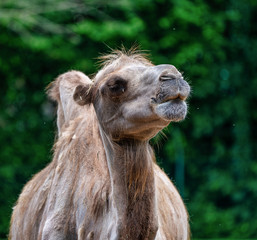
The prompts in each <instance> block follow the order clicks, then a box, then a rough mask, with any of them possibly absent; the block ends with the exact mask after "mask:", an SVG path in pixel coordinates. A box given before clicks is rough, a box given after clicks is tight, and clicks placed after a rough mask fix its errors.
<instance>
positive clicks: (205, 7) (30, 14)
mask: <svg viewBox="0 0 257 240" xmlns="http://www.w3.org/2000/svg"><path fill="white" fill-rule="evenodd" d="M256 23H257V1H255V0H247V1H245V0H229V1H221V0H210V1H208V2H207V1H203V0H193V1H189V0H170V1H169V0H141V1H132V0H122V1H118V0H114V1H111V2H108V1H103V0H94V1H93V0H76V1H68V0H55V1H50V0H33V1H29V0H19V1H16V0H1V2H0V78H1V88H0V93H1V94H0V103H1V108H0V128H1V135H0V160H1V162H0V164H1V165H0V182H1V186H0V192H1V195H0V238H4V237H6V234H7V232H8V224H9V220H10V215H11V211H12V206H13V205H14V203H15V201H16V199H17V198H18V195H19V193H20V191H21V189H22V187H23V185H24V184H25V183H26V182H27V181H28V180H29V179H30V178H31V176H32V175H33V174H35V173H36V172H37V171H39V170H40V169H42V168H43V167H44V166H45V165H46V164H47V163H48V162H49V161H50V160H51V151H50V149H51V146H52V144H53V141H54V133H55V123H54V111H55V109H54V107H53V105H52V104H51V103H50V102H49V101H48V100H47V98H46V96H45V93H44V88H45V87H46V86H47V84H48V83H49V82H50V81H52V80H53V79H54V78H55V77H56V76H57V75H58V74H60V73H63V72H65V71H67V70H70V69H77V70H81V71H83V72H84V73H86V74H91V73H94V72H96V71H97V67H96V64H95V62H96V58H97V57H98V56H99V54H100V53H103V52H106V51H107V50H108V47H107V46H106V45H108V46H110V47H112V48H116V47H119V46H121V45H122V44H123V45H124V46H125V47H127V48H129V47H130V46H132V45H133V44H134V43H138V44H140V45H141V48H142V49H148V50H150V53H151V56H152V57H151V59H152V60H153V62H154V63H155V64H161V63H170V64H174V65H175V66H177V67H178V68H179V69H180V70H181V71H182V72H184V76H185V78H186V79H187V80H188V81H189V82H190V83H191V85H192V89H193V93H192V97H191V99H190V101H189V106H190V107H189V110H190V112H189V115H188V117H187V120H186V121H184V122H183V123H180V124H171V126H170V127H169V128H168V129H167V130H166V131H165V133H166V135H167V139H166V138H164V139H162V140H161V145H162V147H160V148H159V149H158V148H157V147H156V152H157V155H158V156H159V157H158V161H159V162H160V164H161V166H163V167H164V168H165V170H166V172H167V173H169V176H171V178H173V179H174V178H175V179H174V180H175V183H177V186H178V187H179V189H180V190H181V193H182V194H183V195H184V199H185V203H186V205H187V207H188V210H189V214H190V217H191V228H192V236H193V237H194V238H256V237H257V231H256V229H257V210H256V200H257V161H256V160H257V159H256V158H257V157H256V156H257V131H256V129H255V128H256V126H257V110H256V102H257V71H256V70H257V61H256V56H257V27H256Z"/></svg>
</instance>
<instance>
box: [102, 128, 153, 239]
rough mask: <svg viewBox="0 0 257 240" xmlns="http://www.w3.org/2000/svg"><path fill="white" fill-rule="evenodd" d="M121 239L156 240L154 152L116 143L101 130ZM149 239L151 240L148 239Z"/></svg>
mask: <svg viewBox="0 0 257 240" xmlns="http://www.w3.org/2000/svg"><path fill="white" fill-rule="evenodd" d="M100 132H101V137H102V139H103V144H104V147H105V152H106V157H107V164H108V169H109V174H110V179H111V187H112V195H111V198H112V201H113V208H114V209H115V210H116V213H117V222H118V229H119V230H118V236H119V239H154V237H155V234H156V231H157V226H158V225H157V213H156V211H157V210H156V202H155V201H156V196H155V180H154V173H153V156H154V155H153V151H152V149H151V147H150V145H149V143H148V142H142V141H135V140H123V141H120V142H112V141H111V140H110V139H109V138H108V137H107V136H106V135H105V133H104V132H103V130H101V129H100ZM146 236H147V237H146Z"/></svg>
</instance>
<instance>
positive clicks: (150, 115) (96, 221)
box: [9, 50, 190, 240]
mask: <svg viewBox="0 0 257 240" xmlns="http://www.w3.org/2000/svg"><path fill="white" fill-rule="evenodd" d="M102 59H103V62H104V63H103V65H102V68H101V69H100V70H99V71H98V73H97V74H96V75H95V77H94V78H93V79H92V80H91V79H90V78H89V77H88V76H86V75H85V74H84V73H82V72H79V71H75V70H72V71H69V72H66V73H64V74H62V75H60V76H59V77H58V78H57V79H56V80H55V81H53V82H52V83H51V84H50V86H49V88H48V94H49V96H50V97H51V98H52V99H53V100H54V101H57V103H58V107H57V128H58V136H57V139H56V142H55V144H54V148H53V150H54V154H53V160H52V161H51V162H50V164H49V165H48V166H47V167H45V168H44V169H43V170H42V171H40V172H39V173H37V174H36V175H35V176H34V177H33V178H32V179H31V180H30V181H29V182H28V183H27V184H26V185H25V187H24V189H23V191H22V193H21V194H20V196H19V199H18V201H17V203H16V206H15V207H14V210H13V214H12V218H11V225H10V233H9V239H12V240H16V239H17V240H36V239H37V240H61V239H79V240H82V239H83V240H86V239H87V240H89V239H96V240H99V239H100V240H102V239H103V240H105V239H111V240H118V239H122V240H125V239H127V240H136V239H140V240H146V239H147V240H153V239H162V240H173V239H174V240H178V239H181V240H186V239H189V238H190V230H189V224H188V213H187V210H186V207H185V205H184V203H183V201H182V199H181V197H180V195H179V193H178V191H177V190H176V188H175V186H174V185H173V183H172V182H171V181H170V179H169V178H168V177H167V175H166V174H165V173H164V172H163V171H162V170H161V169H160V167H159V166H158V165H157V164H156V161H155V156H154V152H153V150H152V148H151V146H150V144H149V140H150V139H151V138H153V137H154V136H155V135H156V134H157V133H158V132H160V131H161V130H162V129H163V128H165V127H166V126H168V125H169V123H170V122H178V121H181V120H183V119H185V117H186V114H187V104H186V102H185V101H186V99H187V97H188V95H189V93H190V86H189V85H188V83H187V82H186V81H185V80H184V79H183V77H182V75H181V73H180V72H179V71H178V70H177V69H176V68H175V67H174V66H173V65H169V64H162V65H153V63H151V61H150V60H148V59H147V57H145V56H144V54H142V53H139V52H137V51H127V52H125V51H122V50H117V51H114V52H112V53H111V54H109V55H106V56H104V57H102Z"/></svg>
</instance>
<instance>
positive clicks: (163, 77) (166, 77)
mask: <svg viewBox="0 0 257 240" xmlns="http://www.w3.org/2000/svg"><path fill="white" fill-rule="evenodd" d="M176 79H177V76H176V75H174V74H165V75H161V76H160V77H159V80H160V81H161V82H164V81H169V80H176Z"/></svg>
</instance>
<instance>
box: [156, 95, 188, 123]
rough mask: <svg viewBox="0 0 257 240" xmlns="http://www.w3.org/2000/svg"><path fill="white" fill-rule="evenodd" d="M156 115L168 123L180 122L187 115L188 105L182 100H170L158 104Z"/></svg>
mask: <svg viewBox="0 0 257 240" xmlns="http://www.w3.org/2000/svg"><path fill="white" fill-rule="evenodd" d="M155 113H156V114H157V115H158V116H159V117H161V118H162V119H165V120H167V121H174V122H178V121H181V120H183V119H184V118H185V117H186V114H187V105H186V103H185V102H184V101H182V100H180V99H174V100H169V101H166V102H162V103H160V104H157V105H156V107H155Z"/></svg>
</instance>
